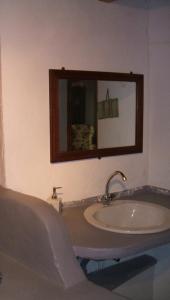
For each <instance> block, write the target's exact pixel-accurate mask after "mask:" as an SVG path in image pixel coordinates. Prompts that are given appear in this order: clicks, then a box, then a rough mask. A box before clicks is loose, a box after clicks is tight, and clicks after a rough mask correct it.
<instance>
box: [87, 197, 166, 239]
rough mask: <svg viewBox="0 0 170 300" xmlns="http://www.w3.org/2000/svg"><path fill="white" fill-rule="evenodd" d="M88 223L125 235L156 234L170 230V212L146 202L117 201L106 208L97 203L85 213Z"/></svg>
mask: <svg viewBox="0 0 170 300" xmlns="http://www.w3.org/2000/svg"><path fill="white" fill-rule="evenodd" d="M84 217H85V219H86V220H87V222H88V223H90V224H91V225H93V226H95V227H98V228H100V229H104V230H107V231H113V232H118V233H124V234H146V233H156V232H161V231H164V230H167V229H169V228H170V210H169V209H168V208H165V207H163V206H161V205H158V204H154V203H149V202H145V201H135V200H115V201H113V204H111V205H109V206H104V205H103V204H101V203H95V204H93V205H91V206H89V207H88V208H87V209H86V210H85V211H84Z"/></svg>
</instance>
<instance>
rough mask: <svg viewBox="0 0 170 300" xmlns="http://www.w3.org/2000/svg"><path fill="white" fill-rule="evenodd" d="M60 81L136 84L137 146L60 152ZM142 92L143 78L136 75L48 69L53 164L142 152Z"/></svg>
mask: <svg viewBox="0 0 170 300" xmlns="http://www.w3.org/2000/svg"><path fill="white" fill-rule="evenodd" d="M59 79H75V80H78V79H79V80H83V79H84V80H85V79H87V80H108V81H126V82H135V83H136V125H135V127H136V130H135V145H130V146H122V147H115V148H103V149H94V150H81V151H80V150H78V151H63V152H61V151H60V150H59V149H60V148H59V100H58V92H59V84H58V83H59ZM143 89H144V76H143V75H141V74H133V73H115V72H97V71H77V70H65V69H60V70H58V69H50V70H49V100H50V157H51V162H52V163H54V162H62V161H71V160H80V159H88V158H102V157H104V156H114V155H124V154H131V153H140V152H142V151H143V94H144V93H143Z"/></svg>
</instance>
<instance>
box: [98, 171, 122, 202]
mask: <svg viewBox="0 0 170 300" xmlns="http://www.w3.org/2000/svg"><path fill="white" fill-rule="evenodd" d="M116 175H120V176H121V178H122V180H123V181H126V180H127V178H126V176H125V175H124V174H123V173H122V172H121V171H115V172H114V173H113V174H112V175H111V176H110V177H109V178H108V180H107V182H106V187H105V194H104V195H103V196H102V198H101V202H102V203H103V204H104V205H109V204H110V202H111V201H112V200H113V198H114V197H115V194H114V193H112V194H111V193H109V186H110V182H111V180H112V178H113V177H115V176H116Z"/></svg>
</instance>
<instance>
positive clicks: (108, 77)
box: [49, 69, 143, 162]
mask: <svg viewBox="0 0 170 300" xmlns="http://www.w3.org/2000/svg"><path fill="white" fill-rule="evenodd" d="M49 96H50V149H51V162H59V161H69V160H78V159H86V158H94V157H98V158H101V157H103V156H112V155H123V154H130V153H139V152H142V148H143V75H140V74H133V73H113V72H96V71H73V70H65V69H61V70H49Z"/></svg>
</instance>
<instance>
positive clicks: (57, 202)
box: [48, 186, 62, 213]
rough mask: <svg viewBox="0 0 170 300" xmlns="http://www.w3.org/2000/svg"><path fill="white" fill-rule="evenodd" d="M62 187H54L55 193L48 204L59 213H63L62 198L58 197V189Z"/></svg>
mask: <svg viewBox="0 0 170 300" xmlns="http://www.w3.org/2000/svg"><path fill="white" fill-rule="evenodd" d="M61 188H62V187H61V186H58V187H53V193H52V195H51V197H50V198H49V199H48V203H49V204H51V205H52V206H53V207H54V208H55V209H56V210H57V211H58V212H59V213H61V212H62V198H60V197H58V195H59V193H57V189H61Z"/></svg>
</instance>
